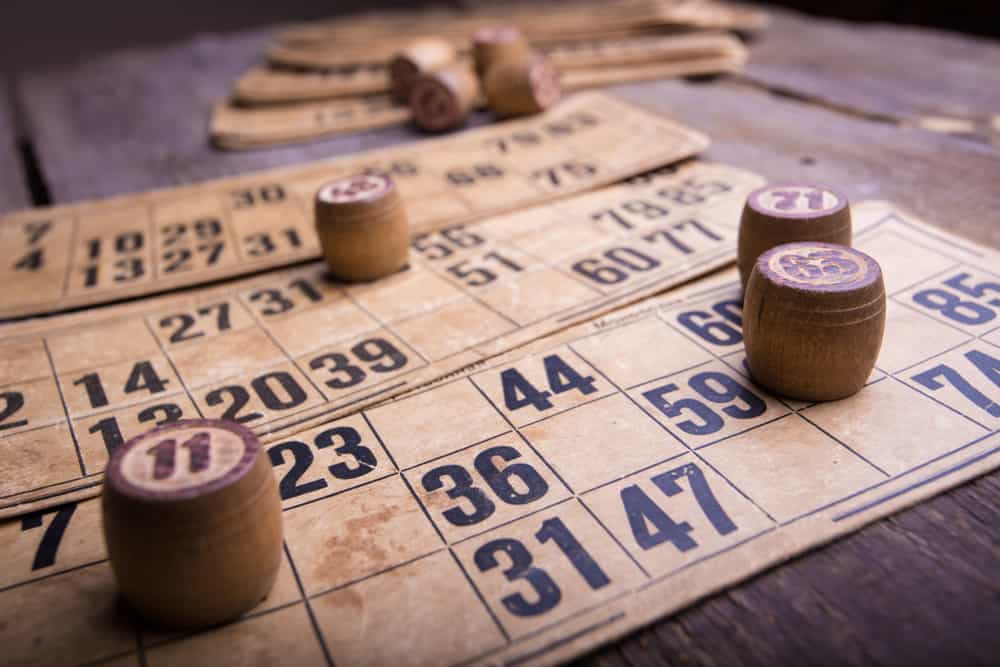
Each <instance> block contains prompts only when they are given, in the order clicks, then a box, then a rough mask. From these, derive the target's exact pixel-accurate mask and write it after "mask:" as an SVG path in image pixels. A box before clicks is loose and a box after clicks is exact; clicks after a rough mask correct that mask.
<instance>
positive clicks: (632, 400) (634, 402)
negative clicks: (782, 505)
mask: <svg viewBox="0 0 1000 667" xmlns="http://www.w3.org/2000/svg"><path fill="white" fill-rule="evenodd" d="M567 347H569V349H570V350H572V352H573V354H575V355H576V356H578V357H579V358H580V359H582V360H583V361H585V362H586V363H587V364H589V365H590V366H591V367H592V368H593V369H594V370H595V371H596V372H597V373H599V374H600V375H601V377H603V378H604V379H605V381H606V382H608V384H610V385H611V386H612V387H614V388H615V389H616V390H617V391H618V393H619V394H621V395H622V396H624V397H625V398H626V399H628V401H629V402H630V403H632V405H634V406H635V407H636V408H638V409H639V410H641V411H642V413H643V414H645V415H646V416H647V417H649V419H651V420H652V421H653V423H655V424H656V425H657V426H658V427H660V428H661V429H662V430H663V431H664V432H665V433H667V434H669V435H670V436H672V437H673V438H674V439H675V440H677V441H678V442H680V443H681V445H683V446H684V447H685V448H686V449H687V450H688V451H689V452H690V453H691V454H693V455H694V456H695V458H697V459H698V461H700V462H701V463H702V464H703V465H705V466H706V467H707V468H709V469H710V470H712V471H713V472H714V473H715V474H717V475H718V476H719V477H721V478H722V479H723V480H724V481H725V482H726V484H728V485H729V486H730V488H732V489H733V490H734V491H736V492H737V493H738V494H740V495H741V496H743V498H745V499H746V500H747V501H748V502H750V503H751V504H752V505H753V506H754V507H756V508H757V509H758V510H760V511H761V512H763V514H764V516H766V517H767V518H768V519H770V520H771V521H774V522H775V523H777V521H775V519H774V517H773V516H771V514H770V512H768V511H767V510H765V509H764V508H763V507H761V506H760V504H758V503H757V501H755V500H753V499H752V498H751V497H750V496H748V495H747V494H746V493H744V492H743V490H742V489H741V488H740V487H739V486H738V485H736V484H735V483H734V482H733V481H732V480H730V479H729V478H728V477H727V476H726V475H724V474H722V472H721V471H720V470H719V469H718V468H716V467H715V466H714V465H712V464H711V463H709V461H708V459H706V458H705V457H704V456H702V455H701V454H700V453H699V451H698V449H697V448H694V447H691V446H690V445H688V444H687V443H686V442H684V440H683V439H681V438H680V437H679V436H678V435H677V434H675V433H673V432H672V431H671V430H670V429H668V428H667V427H666V426H664V425H663V424H661V423H660V421H659V420H658V419H656V418H655V417H653V415H651V414H649V411H648V410H646V408H645V407H644V406H643V405H641V404H640V403H639V401H637V400H635V398H634V397H633V396H632V395H631V394H629V393H628V392H626V391H622V389H621V387H619V386H618V385H617V384H615V383H614V382H612V381H611V378H609V377H608V376H607V375H605V374H604V372H603V371H601V369H599V368H598V367H597V366H595V365H594V364H592V363H591V362H590V361H589V360H588V359H587V358H586V357H585V356H584V355H582V354H581V353H580V352H578V351H577V350H576V349H575V348H573V347H572V346H571V345H567Z"/></svg>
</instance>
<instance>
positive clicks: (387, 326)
mask: <svg viewBox="0 0 1000 667" xmlns="http://www.w3.org/2000/svg"><path fill="white" fill-rule="evenodd" d="M341 291H342V292H343V293H344V296H345V297H346V298H347V299H348V300H349V301H350V302H351V303H353V304H354V305H355V306H356V307H357V308H359V309H360V310H361V311H362V312H363V313H365V314H366V315H368V317H370V318H372V319H373V320H375V321H376V322H378V324H379V326H381V327H382V328H383V329H385V330H386V331H388V332H389V333H391V334H392V335H393V336H395V337H396V338H398V339H399V340H400V341H402V343H403V344H404V345H406V347H407V349H409V350H410V351H411V352H413V353H414V354H416V355H417V356H418V357H420V360H421V361H423V362H424V365H427V364H429V363H431V360H430V359H428V358H427V357H425V356H424V354H423V352H421V351H420V350H418V349H417V348H416V347H414V346H413V345H412V344H411V343H409V342H407V340H406V339H405V338H404V337H403V336H400V335H399V332H398V331H396V330H395V329H393V327H392V325H391V324H389V323H388V322H386V321H385V320H383V319H382V318H381V317H379V316H378V315H376V314H375V313H373V312H371V311H370V310H368V309H367V308H365V307H364V305H363V304H362V303H361V302H360V301H358V300H357V299H355V298H354V295H353V294H351V292H350V290H346V289H345V290H341ZM434 310H437V309H436V308H435V309H433V310H431V311H428V312H427V313H422V314H425V315H429V314H430V313H433V312H434ZM317 349H319V348H317Z"/></svg>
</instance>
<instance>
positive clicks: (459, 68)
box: [410, 63, 479, 132]
mask: <svg viewBox="0 0 1000 667" xmlns="http://www.w3.org/2000/svg"><path fill="white" fill-rule="evenodd" d="M478 101H479V82H478V80H477V79H476V77H475V75H474V74H473V72H472V70H471V69H470V68H469V67H468V66H467V65H464V64H462V63H455V64H453V65H448V66H447V67H443V68H441V69H437V70H434V71H433V72H428V73H426V74H423V75H421V76H420V77H418V78H417V81H416V83H414V84H413V90H412V91H411V93H410V111H411V112H412V113H413V121H414V122H415V123H416V124H417V126H418V127H420V128H421V129H424V130H428V131H430V132H441V131H443V130H451V129H454V128H456V127H458V126H460V125H462V124H463V123H464V122H465V119H466V118H468V116H469V114H470V113H471V112H472V110H473V108H475V106H476V103H477V102H478Z"/></svg>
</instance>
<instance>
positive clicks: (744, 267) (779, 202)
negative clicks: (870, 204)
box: [737, 184, 851, 287]
mask: <svg viewBox="0 0 1000 667" xmlns="http://www.w3.org/2000/svg"><path fill="white" fill-rule="evenodd" d="M796 241H820V242H823V243H837V244H840V245H845V246H849V245H851V209H850V206H849V205H848V202H847V197H845V196H844V195H843V194H842V193H840V192H838V191H836V190H834V189H833V188H828V187H819V186H814V185H803V184H782V185H767V186H765V187H762V188H759V189H757V190H754V191H753V192H751V193H750V196H749V197H748V198H747V201H746V205H745V206H744V207H743V215H742V216H741V217H740V230H739V241H738V243H737V263H738V265H739V269H740V280H741V281H742V283H743V285H744V287H745V286H746V284H747V279H748V278H749V277H750V271H751V270H752V269H753V267H754V263H755V262H756V261H757V258H758V257H760V255H761V253H763V252H764V251H766V250H769V249H771V248H773V247H774V246H777V245H781V244H782V243H793V242H796Z"/></svg>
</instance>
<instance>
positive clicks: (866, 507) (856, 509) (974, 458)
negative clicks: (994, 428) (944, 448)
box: [833, 433, 1000, 521]
mask: <svg viewBox="0 0 1000 667" xmlns="http://www.w3.org/2000/svg"><path fill="white" fill-rule="evenodd" d="M991 435H994V434H993V433H987V434H986V435H985V436H983V437H982V438H980V439H979V440H976V441H974V442H972V443H969V445H972V444H976V443H977V442H979V441H980V440H984V439H986V438H988V437H990V436H991ZM997 452H1000V445H998V446H996V447H994V448H992V449H989V450H987V451H985V452H981V453H979V454H976V455H975V456H972V457H970V458H968V459H966V460H964V461H961V462H959V463H956V464H955V465H953V466H950V467H948V468H946V469H944V470H942V471H940V472H937V473H934V474H933V475H930V476H928V477H925V478H923V479H920V480H917V481H916V482H913V483H911V484H909V485H907V486H905V487H903V488H901V489H897V490H896V491H893V492H892V493H889V494H886V495H884V496H881V497H879V498H875V499H874V500H871V501H868V502H866V503H864V504H862V505H858V506H857V507H854V508H852V509H849V510H847V511H845V512H842V513H840V514H837V515H835V516H834V517H833V521H843V520H844V519H849V518H851V517H852V516H855V515H858V514H861V513H862V512H864V511H866V510H869V509H871V508H872V507H877V506H878V505H881V504H883V503H887V502H889V501H890V500H893V499H895V498H898V497H899V496H901V495H903V494H905V493H908V492H910V491H912V490H913V489H917V488H920V487H921V486H924V485H926V484H930V483H931V482H935V481H937V480H939V479H941V478H942V477H947V476H948V475H950V474H952V473H953V472H956V471H958V470H961V469H962V468H967V467H969V466H970V465H974V464H976V463H979V462H980V461H982V460H984V459H987V458H989V457H991V456H993V455H994V454H996V453H997ZM954 453H955V452H949V453H948V454H949V455H950V454H954Z"/></svg>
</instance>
